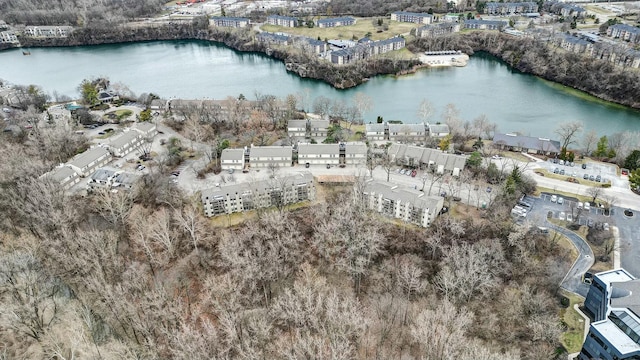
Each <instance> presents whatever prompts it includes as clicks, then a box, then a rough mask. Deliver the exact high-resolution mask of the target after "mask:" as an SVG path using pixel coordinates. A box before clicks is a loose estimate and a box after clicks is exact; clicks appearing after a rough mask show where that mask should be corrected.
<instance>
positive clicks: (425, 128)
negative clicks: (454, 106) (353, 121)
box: [365, 122, 449, 143]
mask: <svg viewBox="0 0 640 360" xmlns="http://www.w3.org/2000/svg"><path fill="white" fill-rule="evenodd" d="M365 131H366V134H365V136H366V137H367V140H369V141H385V140H388V141H398V142H404V143H421V142H424V141H426V139H427V137H438V138H442V137H445V136H447V135H449V126H448V125H446V124H429V123H427V124H424V123H418V124H390V123H386V122H385V123H381V124H366V125H365Z"/></svg>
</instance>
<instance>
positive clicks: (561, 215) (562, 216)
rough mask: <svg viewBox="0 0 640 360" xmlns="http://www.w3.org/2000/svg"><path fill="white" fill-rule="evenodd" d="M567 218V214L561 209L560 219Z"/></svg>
mask: <svg viewBox="0 0 640 360" xmlns="http://www.w3.org/2000/svg"><path fill="white" fill-rule="evenodd" d="M565 218H566V215H565V213H564V211H560V214H558V219H560V220H564V219H565Z"/></svg>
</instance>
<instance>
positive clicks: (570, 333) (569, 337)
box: [560, 291, 585, 354]
mask: <svg viewBox="0 0 640 360" xmlns="http://www.w3.org/2000/svg"><path fill="white" fill-rule="evenodd" d="M562 295H563V296H565V297H566V298H568V299H569V306H568V307H567V308H565V309H562V310H561V311H560V318H561V319H562V321H563V322H564V323H565V325H566V326H567V330H566V331H565V332H563V333H562V334H561V335H560V342H561V343H562V346H564V348H565V349H566V350H567V352H568V353H569V354H571V353H576V352H579V351H580V349H581V348H582V342H583V340H584V326H585V324H584V319H583V318H582V316H580V314H578V313H577V312H576V311H575V309H574V308H573V305H575V304H578V305H581V304H582V303H583V302H584V298H582V297H581V296H578V295H576V294H572V293H570V292H566V291H562Z"/></svg>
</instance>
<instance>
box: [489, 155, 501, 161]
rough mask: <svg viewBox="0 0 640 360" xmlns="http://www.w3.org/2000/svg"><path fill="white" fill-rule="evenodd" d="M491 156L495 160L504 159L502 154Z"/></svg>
mask: <svg viewBox="0 0 640 360" xmlns="http://www.w3.org/2000/svg"><path fill="white" fill-rule="evenodd" d="M491 158H492V159H494V160H500V159H502V156H500V155H493V156H492V157H491Z"/></svg>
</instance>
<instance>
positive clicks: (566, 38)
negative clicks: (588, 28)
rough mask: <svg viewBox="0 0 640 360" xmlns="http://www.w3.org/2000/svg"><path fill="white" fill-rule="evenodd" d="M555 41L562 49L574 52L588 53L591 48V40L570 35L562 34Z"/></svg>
mask: <svg viewBox="0 0 640 360" xmlns="http://www.w3.org/2000/svg"><path fill="white" fill-rule="evenodd" d="M557 42H559V43H560V47H562V48H563V49H565V50H567V51H569V52H573V53H576V54H585V53H586V54H589V53H590V52H591V51H592V50H593V44H592V43H591V42H589V41H587V40H584V39H580V38H577V37H575V36H572V35H567V34H562V35H560V36H559V40H556V43H557Z"/></svg>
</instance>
